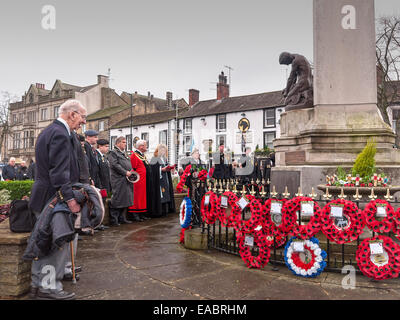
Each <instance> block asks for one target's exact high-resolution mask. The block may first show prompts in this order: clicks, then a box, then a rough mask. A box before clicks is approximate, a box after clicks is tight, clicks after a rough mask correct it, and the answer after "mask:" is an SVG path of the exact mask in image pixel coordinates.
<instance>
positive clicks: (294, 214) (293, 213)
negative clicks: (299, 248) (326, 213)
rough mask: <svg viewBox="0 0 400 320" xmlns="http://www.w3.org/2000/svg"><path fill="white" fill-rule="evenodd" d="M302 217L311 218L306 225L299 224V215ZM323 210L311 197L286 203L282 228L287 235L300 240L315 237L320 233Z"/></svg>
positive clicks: (299, 198)
mask: <svg viewBox="0 0 400 320" xmlns="http://www.w3.org/2000/svg"><path fill="white" fill-rule="evenodd" d="M299 212H300V214H301V216H306V215H307V216H310V221H309V222H308V223H307V224H305V225H300V224H299V222H298V213H299ZM320 219H321V208H320V207H319V205H318V203H317V202H316V201H314V200H313V199H312V198H309V197H295V198H293V199H291V200H289V201H287V202H286V203H285V205H284V206H283V210H282V227H283V228H284V229H285V231H286V233H288V234H290V235H293V236H296V237H298V238H300V239H303V240H305V239H308V238H311V237H313V236H314V235H315V234H316V233H318V232H319V231H320Z"/></svg>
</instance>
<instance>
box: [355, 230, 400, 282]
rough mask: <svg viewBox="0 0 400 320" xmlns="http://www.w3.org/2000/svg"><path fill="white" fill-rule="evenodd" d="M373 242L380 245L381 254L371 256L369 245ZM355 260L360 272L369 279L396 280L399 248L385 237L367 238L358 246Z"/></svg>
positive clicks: (398, 267)
mask: <svg viewBox="0 0 400 320" xmlns="http://www.w3.org/2000/svg"><path fill="white" fill-rule="evenodd" d="M377 241H378V242H377ZM374 242H375V243H376V244H377V243H379V242H380V243H381V245H382V252H380V253H373V254H371V253H372V251H371V247H370V244H371V243H374ZM356 260H357V265H358V267H359V268H360V270H361V272H362V273H363V274H364V275H365V276H367V277H369V278H373V279H375V280H384V279H391V278H397V277H398V276H399V272H400V246H399V245H398V244H397V243H395V242H394V241H393V240H392V239H391V238H389V237H387V236H381V235H377V236H375V237H373V238H367V239H364V241H363V242H361V243H360V245H359V246H358V248H357V253H356Z"/></svg>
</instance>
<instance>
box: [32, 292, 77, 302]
mask: <svg viewBox="0 0 400 320" xmlns="http://www.w3.org/2000/svg"><path fill="white" fill-rule="evenodd" d="M36 299H38V300H73V299H75V293H73V292H66V291H63V290H61V291H53V292H52V291H42V289H39V290H37V294H36Z"/></svg>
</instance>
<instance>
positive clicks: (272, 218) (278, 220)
mask: <svg viewBox="0 0 400 320" xmlns="http://www.w3.org/2000/svg"><path fill="white" fill-rule="evenodd" d="M272 201H275V202H278V203H280V204H281V205H282V207H281V208H282V211H283V207H284V206H285V203H286V201H287V200H286V199H282V200H278V199H268V200H267V201H265V203H264V208H263V212H264V214H265V218H264V225H263V229H264V232H265V234H266V235H267V236H269V237H276V238H277V239H278V238H280V239H281V238H286V236H287V233H286V231H285V228H284V226H283V224H282V212H281V213H280V214H274V213H271V203H272Z"/></svg>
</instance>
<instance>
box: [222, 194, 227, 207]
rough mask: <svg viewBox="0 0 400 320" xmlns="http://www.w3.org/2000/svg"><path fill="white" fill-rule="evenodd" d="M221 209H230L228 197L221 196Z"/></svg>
mask: <svg viewBox="0 0 400 320" xmlns="http://www.w3.org/2000/svg"><path fill="white" fill-rule="evenodd" d="M221 208H228V197H227V196H221Z"/></svg>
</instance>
